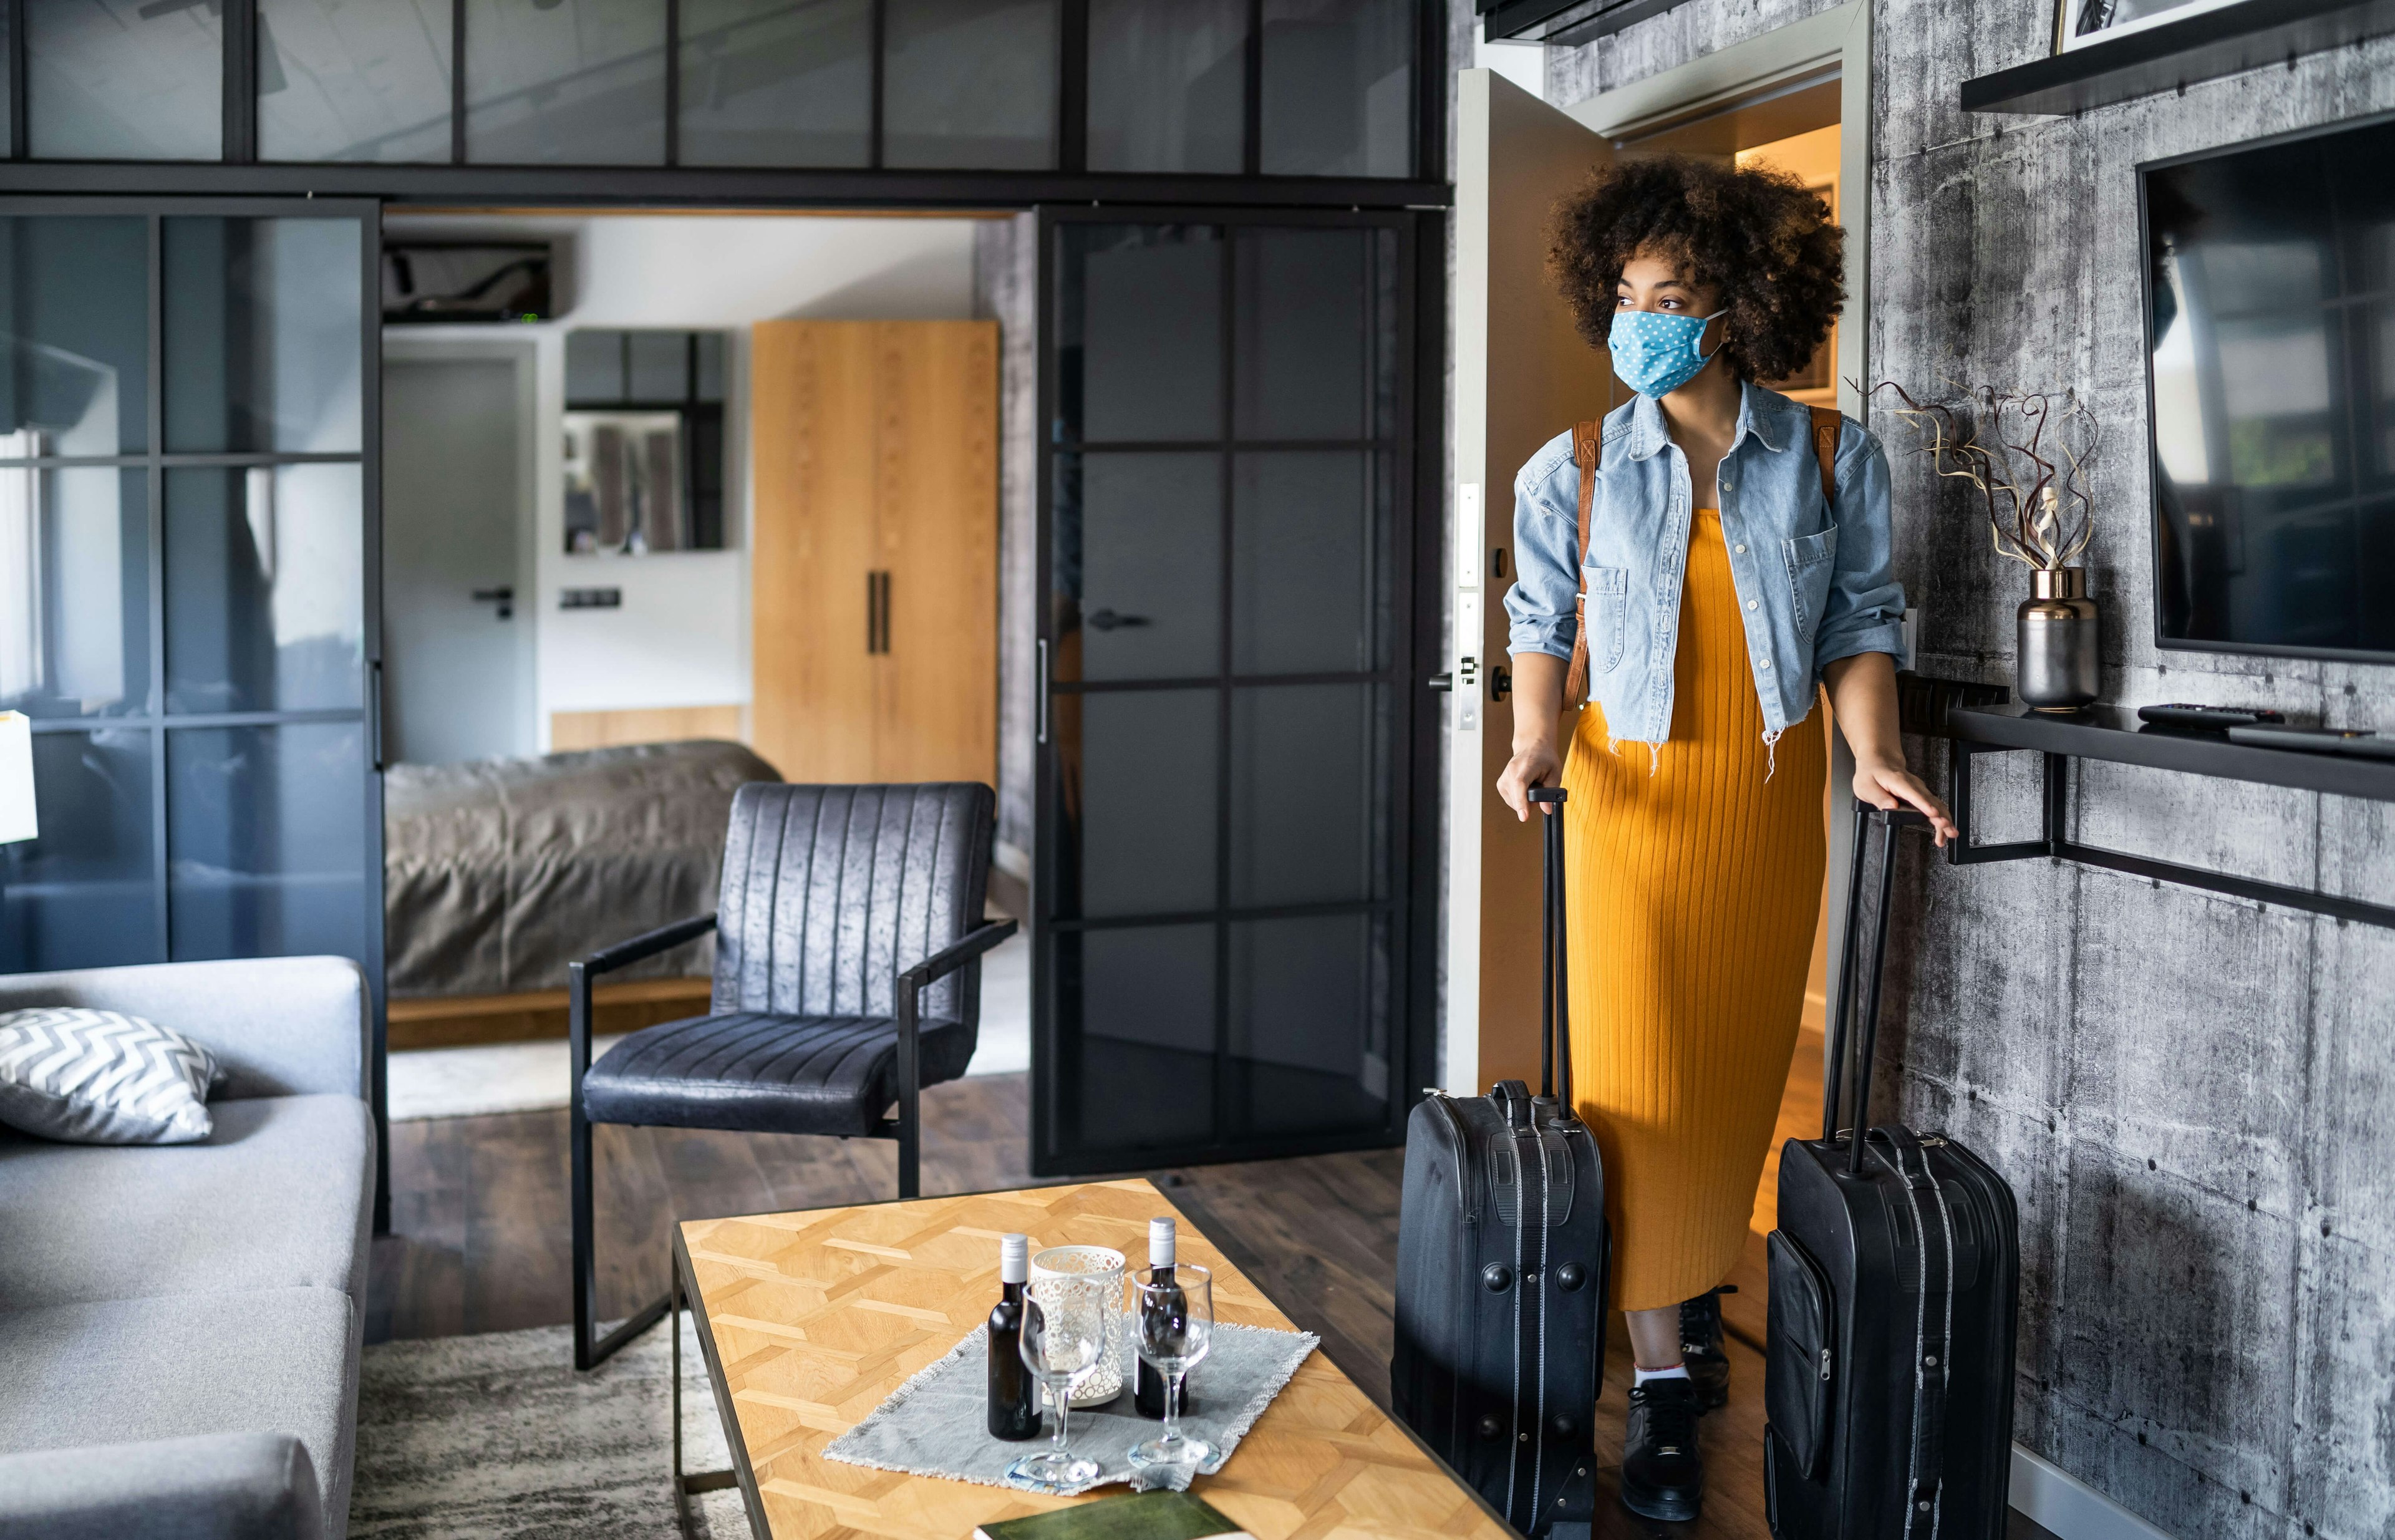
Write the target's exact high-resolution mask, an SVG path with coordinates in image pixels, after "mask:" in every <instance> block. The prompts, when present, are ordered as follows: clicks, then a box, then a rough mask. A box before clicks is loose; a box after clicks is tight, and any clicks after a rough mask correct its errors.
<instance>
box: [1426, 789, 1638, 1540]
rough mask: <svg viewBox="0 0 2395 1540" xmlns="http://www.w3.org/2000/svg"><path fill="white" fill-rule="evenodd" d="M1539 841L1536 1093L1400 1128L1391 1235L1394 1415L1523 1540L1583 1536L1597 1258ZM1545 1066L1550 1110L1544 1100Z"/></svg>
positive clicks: (1560, 893)
mask: <svg viewBox="0 0 2395 1540" xmlns="http://www.w3.org/2000/svg"><path fill="white" fill-rule="evenodd" d="M1530 797H1531V800H1532V801H1534V802H1542V803H1553V804H1555V812H1554V813H1552V814H1549V815H1546V816H1543V817H1542V819H1541V821H1542V823H1543V824H1544V825H1545V826H1546V830H1545V835H1546V904H1545V909H1544V920H1543V926H1542V929H1543V931H1544V936H1543V939H1542V953H1543V956H1542V967H1543V976H1544V979H1545V986H1544V989H1543V990H1542V1000H1541V1002H1540V1018H1541V1019H1540V1030H1541V1034H1542V1036H1541V1044H1540V1094H1539V1095H1536V1096H1533V1095H1530V1093H1529V1087H1528V1086H1527V1085H1525V1084H1524V1083H1523V1082H1520V1081H1516V1080H1509V1081H1501V1082H1498V1085H1497V1088H1496V1089H1495V1090H1494V1091H1492V1092H1490V1093H1489V1095H1486V1096H1450V1095H1446V1094H1445V1093H1444V1092H1440V1091H1433V1092H1431V1093H1430V1094H1429V1095H1427V1096H1425V1097H1424V1098H1423V1099H1422V1102H1421V1103H1419V1104H1418V1105H1417V1106H1416V1107H1415V1108H1414V1109H1413V1116H1412V1118H1411V1119H1410V1120H1409V1122H1408V1123H1407V1125H1406V1176H1405V1191H1404V1196H1403V1199H1402V1202H1401V1206H1400V1209H1399V1214H1398V1220H1397V1277H1396V1294H1397V1320H1396V1351H1395V1353H1394V1354H1393V1355H1392V1356H1391V1358H1390V1361H1389V1395H1390V1400H1391V1401H1392V1402H1393V1403H1394V1405H1395V1408H1396V1414H1397V1415H1398V1416H1400V1417H1402V1418H1404V1419H1405V1421H1406V1422H1407V1424H1408V1425H1409V1426H1410V1427H1412V1428H1413V1429H1414V1431H1415V1432H1416V1433H1417V1434H1419V1435H1421V1437H1422V1440H1424V1441H1425V1442H1427V1443H1428V1444H1429V1445H1430V1446H1431V1448H1432V1449H1433V1450H1434V1451H1435V1452H1436V1454H1438V1456H1439V1457H1440V1458H1441V1459H1443V1460H1445V1461H1446V1462H1447V1463H1448V1465H1449V1466H1450V1467H1453V1468H1454V1470H1455V1472H1456V1473H1457V1474H1458V1475H1460V1476H1462V1478H1463V1480H1466V1481H1468V1482H1470V1483H1471V1484H1472V1486H1473V1487H1474V1488H1475V1490H1476V1491H1478V1492H1479V1494H1481V1495H1482V1496H1483V1497H1485V1498H1487V1499H1488V1501H1489V1505H1490V1506H1491V1507H1495V1508H1496V1509H1498V1511H1500V1512H1501V1513H1502V1514H1504V1516H1505V1518H1506V1520H1507V1521H1508V1522H1510V1523H1511V1524H1512V1525H1513V1526H1514V1527H1515V1529H1517V1530H1520V1531H1522V1532H1523V1533H1526V1534H1531V1535H1549V1534H1556V1535H1558V1536H1559V1537H1560V1535H1561V1534H1585V1533H1588V1531H1587V1526H1588V1523H1589V1520H1590V1519H1591V1516H1592V1515H1593V1513H1594V1504H1595V1469H1596V1462H1595V1460H1594V1449H1595V1444H1594V1434H1593V1429H1592V1421H1593V1414H1594V1409H1595V1406H1596V1393H1597V1389H1598V1387H1600V1386H1602V1385H1603V1384H1604V1376H1605V1326H1606V1314H1607V1311H1606V1295H1607V1293H1608V1281H1609V1280H1608V1270H1609V1266H1610V1263H1611V1258H1612V1245H1611V1241H1610V1239H1609V1237H1608V1231H1607V1228H1606V1222H1605V1166H1604V1162H1603V1161H1602V1160H1601V1159H1600V1158H1599V1156H1598V1154H1597V1149H1596V1140H1595V1139H1594V1137H1593V1136H1592V1135H1590V1133H1589V1131H1588V1125H1587V1124H1586V1123H1583V1122H1581V1121H1580V1118H1579V1117H1578V1116H1577V1115H1576V1114H1575V1113H1574V1112H1573V1111H1572V1099H1571V1024H1570V1016H1569V1005H1568V1002H1567V999H1566V996H1565V989H1564V986H1565V979H1566V967H1565V960H1564V949H1563V939H1564V937H1563V922H1564V862H1563V802H1564V793H1563V791H1562V790H1560V789H1557V788H1542V789H1540V790H1533V791H1532V792H1531V793H1530ZM1558 1066H1560V1069H1561V1079H1562V1088H1563V1094H1562V1095H1561V1096H1560V1097H1558V1096H1557V1095H1555V1087H1556V1079H1557V1069H1558Z"/></svg>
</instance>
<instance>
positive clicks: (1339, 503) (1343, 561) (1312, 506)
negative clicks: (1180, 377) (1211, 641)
mask: <svg viewBox="0 0 2395 1540" xmlns="http://www.w3.org/2000/svg"><path fill="white" fill-rule="evenodd" d="M1389 481H1390V477H1389V472H1388V457H1387V456H1385V455H1382V454H1377V453H1373V452H1370V451H1366V450H1355V449H1287V450H1276V451H1272V452H1268V453H1259V454H1243V455H1241V456H1239V457H1238V458H1237V469H1236V471H1235V472H1234V475H1233V480H1232V486H1233V491H1232V501H1231V507H1232V535H1231V574H1232V578H1231V581H1232V589H1231V667H1232V670H1233V671H1234V672H1236V673H1243V674H1266V673H1344V672H1348V671H1351V670H1370V669H1378V668H1381V667H1383V659H1384V658H1385V657H1386V653H1387V647H1388V642H1387V637H1388V633H1389V628H1390V615H1389V591H1388V587H1389V552H1388V535H1387V530H1388V524H1389V495H1390V486H1389Z"/></svg>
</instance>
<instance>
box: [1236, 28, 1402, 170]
mask: <svg viewBox="0 0 2395 1540" xmlns="http://www.w3.org/2000/svg"><path fill="white" fill-rule="evenodd" d="M1415 20H1416V7H1415V6H1414V4H1413V3H1412V0H1264V143H1263V147H1262V151H1263V153H1262V164H1263V167H1264V174H1265V175H1267V176H1286V177H1403V176H1407V175H1409V174H1410V173H1411V172H1412V170H1413V122H1414V69H1413V64H1414V29H1415Z"/></svg>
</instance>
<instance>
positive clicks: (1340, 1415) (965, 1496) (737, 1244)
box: [675, 1180, 1511, 1540]
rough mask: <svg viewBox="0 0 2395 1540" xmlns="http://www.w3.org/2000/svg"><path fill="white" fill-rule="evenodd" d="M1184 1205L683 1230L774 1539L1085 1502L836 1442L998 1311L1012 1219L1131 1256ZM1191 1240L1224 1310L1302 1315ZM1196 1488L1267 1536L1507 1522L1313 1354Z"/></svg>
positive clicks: (867, 1209)
mask: <svg viewBox="0 0 2395 1540" xmlns="http://www.w3.org/2000/svg"><path fill="white" fill-rule="evenodd" d="M1175 1212H1177V1211H1175V1210H1174V1209H1173V1207H1172V1204H1171V1201H1170V1200H1168V1199H1167V1198H1166V1197H1165V1196H1164V1194H1163V1193H1162V1192H1160V1191H1158V1189H1157V1188H1156V1187H1155V1186H1154V1185H1152V1184H1151V1183H1148V1182H1146V1181H1142V1180H1132V1181H1120V1182H1090V1183H1083V1184H1079V1185H1077V1186H1069V1187H1049V1188H1028V1189H1026V1190H1024V1191H1020V1192H985V1193H975V1194H973V1195H971V1196H967V1197H958V1198H924V1199H918V1200H915V1201H908V1202H896V1203H868V1204H862V1205H859V1206H856V1207H853V1208H829V1209H813V1210H808V1211H805V1212H802V1213H798V1214H761V1215H748V1216H746V1217H743V1218H736V1219H708V1220H700V1221H696V1222H695V1223H691V1224H685V1225H683V1226H681V1228H679V1229H678V1230H677V1232H676V1235H675V1246H676V1249H677V1251H678V1252H679V1253H680V1254H681V1255H680V1256H679V1257H678V1258H677V1262H678V1264H681V1266H682V1268H683V1275H684V1277H685V1278H686V1279H687V1280H689V1281H690V1286H691V1287H692V1289H693V1290H694V1292H695V1296H696V1297H695V1305H696V1306H697V1308H698V1326H699V1333H700V1335H701V1337H702V1338H703V1339H705V1340H706V1341H707V1343H708V1374H710V1375H711V1376H712V1377H713V1379H714V1382H715V1388H716V1392H717V1396H718V1400H719V1403H721V1402H724V1401H728V1403H729V1406H730V1409H731V1419H730V1420H731V1421H732V1422H733V1423H736V1425H737V1426H736V1427H728V1428H727V1431H728V1432H731V1433H732V1434H733V1435H734V1442H735V1444H736V1446H737V1447H736V1448H735V1451H734V1463H735V1464H736V1465H738V1466H739V1467H741V1468H740V1477H741V1482H742V1486H743V1494H744V1495H745V1496H746V1497H747V1499H748V1509H749V1513H750V1514H751V1516H752V1519H753V1518H755V1517H757V1516H761V1517H762V1519H763V1520H764V1523H765V1526H766V1528H767V1530H768V1531H769V1532H770V1537H769V1536H768V1535H766V1534H761V1535H760V1536H759V1537H758V1540H802V1537H803V1540H814V1537H818V1536H821V1537H834V1536H838V1537H843V1540H844V1537H850V1536H867V1535H872V1536H885V1535H886V1536H893V1537H905V1540H933V1537H939V1540H950V1537H953V1540H963V1537H965V1536H969V1535H971V1534H972V1533H973V1526H974V1525H976V1524H980V1523H985V1522H987V1521H989V1520H996V1519H1011V1518H1015V1517H1017V1516H1020V1515H1023V1514H1027V1513H1037V1512H1039V1511H1042V1510H1044V1509H1047V1508H1052V1507H1063V1506H1065V1504H1067V1503H1071V1502H1076V1501H1088V1500H1089V1499H1088V1498H1078V1499H1076V1498H1056V1497H1042V1496H1037V1495H1034V1494H1029V1493H1017V1492H1008V1491H1005V1490H1002V1489H1000V1488H998V1487H991V1486H981V1485H978V1484H974V1483H972V1482H966V1481H950V1480H939V1479H936V1478H933V1477H924V1476H901V1475H897V1474H894V1473H893V1472H890V1471H881V1470H870V1469H867V1468H866V1467H862V1466H853V1465H843V1464H841V1463H840V1462H838V1461H834V1460H827V1459H825V1458H824V1457H823V1449H824V1446H825V1445H826V1444H827V1443H829V1442H831V1440H833V1439H834V1438H836V1437H838V1436H839V1435H840V1434H841V1433H844V1432H846V1431H847V1430H848V1429H849V1428H850V1427H853V1426H854V1425H855V1424H856V1423H858V1422H861V1421H863V1420H864V1418H865V1416H866V1415H867V1414H868V1413H870V1412H871V1411H872V1410H873V1409H874V1408H875V1407H876V1406H879V1405H880V1403H881V1401H882V1399H883V1398H884V1397H886V1396H888V1395H889V1394H890V1392H891V1391H893V1390H894V1389H896V1388H897V1387H898V1386H899V1385H900V1384H901V1383H902V1382H904V1381H905V1380H906V1377H907V1376H908V1375H909V1374H914V1373H915V1372H916V1371H917V1370H919V1369H921V1368H923V1367H924V1366H926V1365H927V1364H929V1363H931V1362H932V1361H933V1360H935V1359H937V1358H939V1357H940V1356H941V1355H942V1354H944V1353H946V1352H947V1350H948V1349H949V1348H951V1347H955V1346H956V1343H957V1339H958V1338H959V1337H960V1336H962V1335H963V1334H965V1333H967V1332H969V1331H971V1330H972V1329H973V1327H974V1326H976V1325H978V1324H979V1323H980V1322H981V1321H982V1320H983V1319H984V1318H985V1317H986V1316H987V1315H988V1313H989V1308H990V1306H991V1305H992V1304H994V1303H995V1302H996V1300H997V1297H998V1240H999V1236H1001V1235H1004V1234H1007V1233H1008V1232H1010V1231H1015V1230H1020V1231H1022V1232H1024V1233H1025V1234H1027V1235H1029V1236H1030V1237H1031V1244H1032V1248H1033V1249H1034V1250H1035V1251H1036V1250H1038V1249H1039V1248H1040V1247H1042V1246H1054V1245H1065V1244H1082V1245H1102V1246H1112V1247H1114V1248H1115V1249H1116V1250H1118V1251H1120V1252H1122V1253H1123V1254H1124V1255H1127V1256H1131V1257H1134V1258H1136V1257H1140V1256H1144V1255H1145V1250H1146V1244H1147V1221H1148V1219H1149V1218H1150V1217H1151V1216H1153V1215H1158V1214H1164V1213H1175ZM1180 1255H1181V1259H1182V1260H1183V1261H1184V1262H1197V1263H1202V1264H1203V1265H1204V1266H1206V1267H1208V1268H1212V1269H1213V1271H1214V1312H1215V1314H1216V1316H1217V1317H1218V1318H1220V1319H1221V1320H1224V1321H1239V1322H1243V1323H1245V1324H1248V1325H1252V1326H1277V1327H1281V1328H1283V1329H1289V1328H1290V1321H1289V1319H1288V1318H1287V1317H1286V1316H1284V1315H1282V1314H1281V1312H1280V1311H1279V1310H1278V1309H1277V1308H1275V1307H1274V1305H1273V1303H1272V1301H1270V1300H1268V1299H1266V1298H1265V1297H1264V1294H1262V1293H1261V1292H1260V1291H1259V1290H1258V1289H1257V1288H1256V1286H1255V1285H1254V1284H1253V1283H1251V1282H1250V1281H1248V1279H1247V1278H1246V1276H1245V1275H1243V1274H1242V1273H1240V1271H1239V1270H1238V1269H1237V1268H1235V1267H1233V1266H1232V1265H1231V1264H1230V1263H1229V1262H1228V1261H1226V1260H1225V1259H1224V1257H1223V1255H1221V1254H1220V1253H1219V1252H1217V1251H1216V1250H1215V1249H1214V1246H1213V1244H1212V1243H1211V1241H1208V1240H1207V1239H1206V1237H1205V1236H1204V1235H1203V1234H1201V1233H1200V1232H1199V1231H1198V1227H1197V1226H1195V1225H1193V1224H1191V1223H1190V1222H1189V1219H1188V1217H1187V1215H1181V1216H1180ZM1204 1373H1205V1371H1204V1370H1203V1368H1200V1369H1199V1370H1198V1374H1200V1375H1201V1376H1202V1375H1203V1374H1204ZM1037 1447H1039V1446H1038V1445H1025V1448H1037ZM1124 1490H1125V1489H1124V1488H1122V1487H1119V1486H1114V1487H1104V1488H1101V1489H1099V1491H1098V1492H1097V1493H1096V1494H1092V1495H1094V1496H1110V1495H1116V1494H1120V1493H1121V1492H1123V1491H1124ZM1196 1490H1197V1491H1198V1494H1200V1495H1201V1496H1203V1497H1204V1498H1205V1499H1206V1500H1207V1501H1208V1502H1210V1503H1211V1504H1213V1505H1214V1506H1215V1507H1218V1508H1220V1509H1221V1510H1222V1511H1223V1512H1224V1514H1225V1515H1226V1516H1227V1517H1229V1518H1231V1519H1232V1520H1236V1521H1237V1522H1238V1523H1240V1524H1242V1525H1244V1526H1246V1528H1247V1529H1248V1530H1249V1531H1250V1533H1253V1534H1255V1535H1256V1536H1257V1537H1258V1540H1301V1537H1302V1540H1361V1537H1363V1536H1395V1537H1405V1536H1433V1535H1436V1536H1444V1537H1449V1540H1452V1537H1457V1536H1485V1537H1487V1540H1503V1537H1504V1536H1506V1535H1508V1534H1509V1533H1511V1532H1509V1531H1508V1530H1507V1529H1506V1528H1505V1526H1504V1525H1503V1524H1502V1522H1500V1521H1499V1520H1498V1519H1497V1518H1496V1517H1495V1516H1494V1514H1492V1513H1491V1512H1490V1511H1489V1509H1488V1508H1487V1507H1483V1506H1482V1505H1481V1503H1480V1502H1479V1500H1478V1499H1477V1498H1476V1497H1475V1495H1474V1494H1472V1493H1471V1492H1470V1491H1468V1490H1467V1489H1465V1488H1464V1487H1463V1486H1462V1485H1461V1484H1459V1483H1458V1482H1457V1481H1456V1480H1454V1479H1453V1478H1452V1477H1450V1476H1449V1474H1448V1473H1447V1472H1446V1470H1445V1469H1444V1468H1443V1467H1440V1466H1439V1465H1438V1463H1437V1462H1436V1461H1435V1460H1434V1459H1433V1458H1432V1457H1431V1456H1430V1455H1429V1454H1427V1453H1425V1452H1424V1451H1423V1449H1422V1446H1421V1445H1420V1444H1418V1443H1416V1442H1415V1441H1414V1440H1413V1438H1412V1436H1411V1435H1410V1434H1409V1433H1408V1432H1407V1431H1406V1430H1405V1429H1404V1428H1403V1427H1400V1426H1399V1425H1398V1424H1396V1422H1394V1421H1393V1420H1391V1419H1390V1417H1389V1416H1388V1415H1387V1414H1385V1413H1383V1412H1382V1411H1381V1410H1380V1409H1379V1408H1378V1407H1376V1406H1374V1405H1373V1404H1372V1402H1371V1401H1370V1400H1369V1399H1368V1398H1366V1396H1365V1395H1364V1393H1363V1392H1362V1391H1361V1390H1359V1389H1357V1388H1356V1385H1355V1382H1353V1381H1352V1380H1350V1379H1348V1377H1347V1376H1346V1375H1345V1374H1341V1373H1340V1372H1339V1370H1338V1369H1337V1368H1335V1367H1334V1366H1333V1365H1332V1364H1331V1363H1330V1361H1329V1360H1328V1359H1326V1358H1324V1357H1323V1356H1322V1354H1321V1353H1320V1352H1318V1351H1317V1352H1316V1353H1313V1354H1311V1355H1310V1356H1308V1358H1307V1359H1306V1361H1305V1362H1304V1364H1303V1367H1301V1368H1300V1369H1299V1370H1298V1372H1297V1375H1296V1377H1295V1378H1294V1379H1292V1380H1291V1381H1290V1384H1289V1386H1288V1387H1287V1388H1285V1389H1284V1390H1282V1392H1281V1393H1280V1395H1279V1397H1278V1398H1277V1400H1275V1401H1274V1402H1273V1404H1272V1406H1271V1407H1270V1408H1269V1409H1268V1410H1267V1411H1266V1412H1265V1413H1264V1416H1263V1417H1262V1418H1260V1419H1258V1421H1257V1423H1256V1425H1255V1427H1253V1428H1251V1429H1250V1431H1249V1433H1248V1436H1247V1437H1246V1438H1245V1439H1243V1440H1240V1442H1239V1445H1238V1447H1237V1450H1235V1451H1234V1452H1233V1454H1232V1455H1231V1458H1230V1460H1229V1462H1228V1463H1227V1464H1226V1465H1224V1467H1223V1469H1222V1471H1221V1472H1220V1473H1219V1474H1217V1475H1214V1476H1211V1477H1200V1478H1199V1479H1198V1485H1197V1488H1196Z"/></svg>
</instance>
